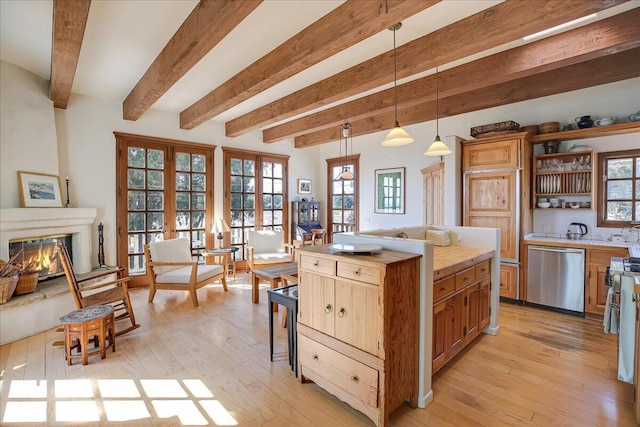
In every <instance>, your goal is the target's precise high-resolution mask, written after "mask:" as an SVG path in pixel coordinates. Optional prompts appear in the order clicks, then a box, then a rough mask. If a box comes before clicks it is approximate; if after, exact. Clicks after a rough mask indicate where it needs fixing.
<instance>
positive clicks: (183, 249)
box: [149, 237, 193, 275]
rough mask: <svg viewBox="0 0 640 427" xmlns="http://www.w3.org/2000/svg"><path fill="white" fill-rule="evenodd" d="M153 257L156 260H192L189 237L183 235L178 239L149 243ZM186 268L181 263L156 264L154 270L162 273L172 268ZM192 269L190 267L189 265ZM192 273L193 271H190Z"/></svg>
mask: <svg viewBox="0 0 640 427" xmlns="http://www.w3.org/2000/svg"><path fill="white" fill-rule="evenodd" d="M149 251H151V259H153V260H154V261H155V262H192V261H193V260H192V259H191V248H190V245H189V239H187V238H186V237H181V238H178V239H171V240H164V241H160V242H151V243H149ZM179 268H184V267H181V266H179V265H170V266H154V267H153V272H154V273H156V274H158V275H162V274H165V273H167V272H169V271H172V270H177V269H179ZM187 268H189V269H190V267H187ZM189 274H191V273H189Z"/></svg>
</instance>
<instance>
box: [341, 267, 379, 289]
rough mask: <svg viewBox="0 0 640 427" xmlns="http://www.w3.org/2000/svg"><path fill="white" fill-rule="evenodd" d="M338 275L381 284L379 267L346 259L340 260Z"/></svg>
mask: <svg viewBox="0 0 640 427" xmlns="http://www.w3.org/2000/svg"><path fill="white" fill-rule="evenodd" d="M337 275H338V277H344V278H345V279H351V280H358V281H360V282H365V283H371V284H372V285H380V280H381V277H380V269H379V268H376V267H368V266H363V265H358V264H353V263H350V262H344V261H338V274H337Z"/></svg>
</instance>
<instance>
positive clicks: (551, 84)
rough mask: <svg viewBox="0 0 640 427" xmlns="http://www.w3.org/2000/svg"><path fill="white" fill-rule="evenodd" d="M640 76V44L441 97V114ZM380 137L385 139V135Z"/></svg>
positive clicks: (405, 113) (418, 111)
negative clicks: (622, 50)
mask: <svg viewBox="0 0 640 427" xmlns="http://www.w3.org/2000/svg"><path fill="white" fill-rule="evenodd" d="M639 76H640V48H636V49H632V50H628V51H625V52H621V53H616V54H613V55H609V56H606V57H601V58H597V59H594V60H591V61H587V62H583V63H579V64H574V65H570V66H567V67H565V68H561V69H557V70H551V71H546V72H543V73H540V74H536V75H533V76H528V77H523V78H519V79H515V80H512V81H509V82H505V83H500V84H497V85H493V86H490V87H485V88H481V89H476V90H473V91H471V92H467V93H463V94H459V95H454V96H451V97H448V98H444V99H440V101H439V103H440V105H439V110H440V111H439V117H440V118H443V117H449V116H454V115H458V114H464V113H468V112H471V111H477V110H481V109H484V108H491V107H497V106H500V105H506V104H511V103H514V102H520V101H526V100H529V99H534V98H540V97H543V96H549V95H555V94H558V93H563V92H568V91H573V90H578V89H583V88H587V87H591V86H597V85H602V84H606V83H612V82H616V81H620V80H626V79H630V78H635V77H639ZM435 104H436V103H435V101H429V102H426V103H424V104H419V105H416V106H413V107H411V108H406V109H402V110H399V111H398V119H399V120H400V122H401V123H402V124H403V125H410V124H416V123H422V122H425V121H429V120H434V119H435V118H436V105H435ZM393 122H394V114H393V112H387V113H382V114H379V115H376V116H372V117H367V118H366V119H362V120H357V121H355V122H351V132H352V134H353V136H360V135H367V134H370V133H374V132H381V131H385V130H388V129H390V128H391V127H392V126H393ZM526 124H529V123H522V125H526ZM341 136H342V133H341V129H340V128H339V126H334V127H333V128H329V129H324V130H321V131H318V132H313V133H310V134H306V135H302V136H299V137H296V138H295V147H296V148H304V147H310V146H313V145H319V144H324V143H327V142H332V141H337V140H339V139H340V138H341ZM380 141H382V137H381V138H380ZM425 148H426V145H425Z"/></svg>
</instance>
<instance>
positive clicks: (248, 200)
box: [244, 194, 256, 210]
mask: <svg viewBox="0 0 640 427" xmlns="http://www.w3.org/2000/svg"><path fill="white" fill-rule="evenodd" d="M255 206H256V205H255V196H254V195H253V194H245V195H244V208H245V209H249V210H253V209H255Z"/></svg>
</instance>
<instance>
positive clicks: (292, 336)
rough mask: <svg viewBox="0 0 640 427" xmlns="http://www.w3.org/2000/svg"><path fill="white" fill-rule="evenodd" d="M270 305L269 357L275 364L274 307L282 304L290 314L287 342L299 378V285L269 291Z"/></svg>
mask: <svg viewBox="0 0 640 427" xmlns="http://www.w3.org/2000/svg"><path fill="white" fill-rule="evenodd" d="M267 297H268V301H269V303H268V305H269V357H270V359H271V361H272V362H273V311H274V310H273V305H274V304H281V305H284V306H285V307H286V308H287V313H289V316H288V317H289V318H290V319H291V320H289V324H288V327H287V341H288V344H289V345H288V347H289V366H291V370H292V371H294V372H295V373H296V377H297V376H298V345H297V341H298V336H297V335H298V331H297V321H296V317H297V314H298V285H291V286H286V287H282V288H277V289H269V290H267Z"/></svg>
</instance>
